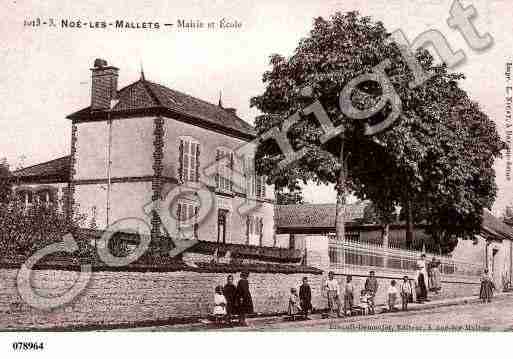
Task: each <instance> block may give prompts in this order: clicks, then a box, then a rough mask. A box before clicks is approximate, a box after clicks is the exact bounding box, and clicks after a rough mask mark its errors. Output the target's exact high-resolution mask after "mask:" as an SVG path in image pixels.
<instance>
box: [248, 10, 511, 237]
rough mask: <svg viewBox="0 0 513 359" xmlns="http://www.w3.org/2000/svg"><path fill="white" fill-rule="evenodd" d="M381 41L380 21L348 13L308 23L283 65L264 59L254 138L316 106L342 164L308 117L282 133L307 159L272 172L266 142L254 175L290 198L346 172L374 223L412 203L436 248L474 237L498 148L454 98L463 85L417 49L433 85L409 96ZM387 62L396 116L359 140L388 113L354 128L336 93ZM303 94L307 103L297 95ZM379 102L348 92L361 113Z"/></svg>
mask: <svg viewBox="0 0 513 359" xmlns="http://www.w3.org/2000/svg"><path fill="white" fill-rule="evenodd" d="M389 36H390V34H389V33H388V32H387V31H386V29H385V28H384V26H383V24H382V23H381V22H379V21H377V22H374V21H372V20H371V19H370V18H369V17H364V16H360V15H359V14H358V13H357V12H349V13H345V14H342V13H336V14H335V15H333V16H332V17H331V18H330V19H324V18H321V17H319V18H316V19H314V23H313V28H312V30H311V31H310V33H309V35H308V36H307V37H306V38H303V39H301V40H300V42H299V44H298V46H297V48H296V50H295V52H294V53H293V54H292V56H290V57H288V58H285V57H284V56H281V55H278V54H274V55H272V56H271V58H270V66H271V69H270V70H268V71H266V72H265V73H264V75H263V82H264V84H265V85H266V88H265V91H264V92H263V94H261V95H259V96H256V97H253V98H252V99H251V105H252V106H254V107H256V108H258V109H259V110H260V111H261V112H262V115H261V116H259V117H258V118H257V119H256V121H255V125H256V129H257V131H258V133H259V134H262V133H264V132H265V131H267V130H268V129H270V128H271V127H273V126H279V127H281V125H282V123H283V121H284V119H286V118H287V117H289V116H290V115H292V114H293V113H295V112H296V111H299V110H301V109H303V108H305V107H306V106H308V105H309V104H311V103H312V102H313V101H314V100H315V99H317V100H319V101H320V102H321V103H322V105H323V107H324V108H325V110H326V112H327V114H328V116H329V118H330V120H331V121H332V122H333V123H334V125H335V126H336V125H338V124H343V125H344V127H345V135H344V137H345V139H344V152H345V153H346V154H347V157H345V158H344V160H341V159H340V158H339V148H340V145H341V143H340V141H341V140H340V137H338V138H334V139H332V140H331V141H329V142H327V143H325V144H321V142H320V136H321V135H322V134H323V132H322V130H321V128H320V127H319V124H318V123H317V121H316V120H315V118H314V117H313V116H304V117H302V119H301V121H299V122H298V123H296V124H295V125H294V126H292V127H291V129H290V130H289V131H288V138H289V140H290V142H291V144H292V145H293V147H294V148H295V149H298V148H300V147H304V148H306V149H307V154H306V155H305V156H303V157H302V158H301V159H300V160H298V161H296V162H294V163H293V164H292V165H291V166H289V167H287V168H285V169H280V168H279V167H278V166H277V164H278V162H279V161H280V160H282V159H283V158H284V156H283V154H282V153H281V152H280V150H279V147H278V146H277V144H276V143H275V142H273V141H272V140H270V141H266V142H264V143H261V144H260V145H259V147H258V150H257V156H256V169H257V172H259V173H261V174H265V175H266V176H268V179H269V182H272V183H274V184H275V185H277V186H278V187H290V188H293V187H295V186H297V185H298V183H300V182H303V183H305V184H306V182H307V181H309V180H313V181H314V182H317V183H324V184H328V183H337V177H338V173H339V171H340V169H341V167H342V163H343V162H345V164H346V166H347V176H346V181H347V183H346V185H347V186H348V188H350V189H351V190H352V191H353V192H354V193H355V194H356V196H357V197H359V198H361V199H370V200H371V201H372V202H373V203H375V204H376V206H377V208H378V209H379V210H380V211H381V212H382V213H385V214H386V213H391V212H392V211H393V208H394V206H395V205H397V204H399V205H402V207H403V208H404V205H403V204H404V203H406V202H407V201H412V203H413V206H414V211H413V212H414V214H415V219H416V221H417V222H425V223H428V224H431V225H432V231H433V234H434V235H435V236H436V238H437V239H438V240H447V239H448V238H451V236H453V235H458V236H464V237H465V236H469V235H472V234H474V233H476V232H477V231H479V229H480V224H481V213H482V209H483V208H485V207H487V208H490V207H491V206H492V204H493V202H494V200H495V197H496V191H497V187H496V183H495V171H494V168H493V164H494V160H495V158H497V157H498V156H500V152H501V150H503V149H504V148H505V144H504V142H503V141H501V139H500V137H499V135H498V133H497V130H496V127H495V124H494V123H493V121H491V120H490V118H489V117H488V116H487V115H486V114H485V113H484V112H483V111H482V110H481V109H480V107H479V105H478V104H477V103H476V102H474V101H472V100H471V99H470V98H469V97H468V95H467V93H466V92H465V91H464V90H463V89H461V88H460V86H459V80H461V79H464V75H463V74H461V73H451V72H449V71H448V69H447V66H446V65H445V64H443V63H442V64H437V63H435V62H434V58H433V56H431V54H430V53H429V52H428V51H427V50H426V49H419V50H417V51H416V53H415V56H416V58H417V61H418V62H419V63H420V64H421V66H422V68H423V69H424V70H425V71H432V72H433V73H434V76H432V77H431V78H430V79H429V80H427V81H426V82H424V83H423V84H422V85H420V86H417V87H414V88H410V87H409V86H408V84H409V82H410V81H412V80H413V79H414V75H413V73H412V72H411V71H410V69H409V67H408V65H407V63H406V62H405V61H404V59H403V58H402V56H401V53H400V51H399V47H398V46H397V45H396V44H395V43H393V42H389V41H387V39H388V38H389ZM387 59H388V60H389V61H390V65H389V66H387V68H386V74H387V76H388V78H389V80H390V82H391V83H392V85H393V87H394V89H395V91H396V93H397V94H398V96H399V97H400V99H401V102H402V113H401V116H400V118H399V119H398V120H397V121H396V122H395V123H394V125H393V127H392V128H389V129H388V131H385V132H381V133H379V134H377V135H374V136H366V135H364V127H363V125H364V123H365V122H368V123H371V124H372V123H376V122H380V121H382V120H383V118H385V117H386V116H387V115H388V114H389V113H390V110H391V106H390V105H388V106H385V107H384V108H383V109H382V110H381V111H380V112H379V113H377V114H375V115H374V116H372V117H371V118H369V119H367V120H356V119H352V118H350V117H348V116H346V115H345V114H344V113H343V112H342V111H341V110H340V108H339V93H340V92H341V91H342V89H343V88H344V86H345V85H346V84H347V83H348V82H349V81H351V80H352V79H354V78H356V77H357V76H359V75H362V74H365V73H371V72H372V70H373V68H374V67H375V66H377V65H378V64H380V63H381V62H382V61H384V60H387ZM307 85H308V86H310V88H312V90H313V95H312V96H308V97H306V96H305V95H304V92H303V91H302V89H303V88H304V87H305V86H307ZM381 94H382V90H381V87H380V86H379V84H377V83H375V82H364V83H361V84H359V86H358V87H357V89H356V90H355V91H354V92H353V94H352V103H353V105H354V106H355V107H357V108H359V109H366V108H369V107H371V106H373V105H374V104H376V103H377V102H378V101H379V100H380V97H381Z"/></svg>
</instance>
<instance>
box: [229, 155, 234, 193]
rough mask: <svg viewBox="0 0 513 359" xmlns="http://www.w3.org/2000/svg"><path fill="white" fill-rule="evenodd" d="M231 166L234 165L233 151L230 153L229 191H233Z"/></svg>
mask: <svg viewBox="0 0 513 359" xmlns="http://www.w3.org/2000/svg"><path fill="white" fill-rule="evenodd" d="M233 167H234V163H233V152H232V153H230V176H229V177H230V179H229V181H230V191H233Z"/></svg>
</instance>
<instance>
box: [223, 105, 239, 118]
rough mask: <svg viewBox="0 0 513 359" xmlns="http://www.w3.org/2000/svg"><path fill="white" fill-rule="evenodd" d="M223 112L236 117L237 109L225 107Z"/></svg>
mask: <svg viewBox="0 0 513 359" xmlns="http://www.w3.org/2000/svg"><path fill="white" fill-rule="evenodd" d="M225 111H228V112H230V113H231V114H233V115H235V116H237V109H236V108H233V107H227V108H225Z"/></svg>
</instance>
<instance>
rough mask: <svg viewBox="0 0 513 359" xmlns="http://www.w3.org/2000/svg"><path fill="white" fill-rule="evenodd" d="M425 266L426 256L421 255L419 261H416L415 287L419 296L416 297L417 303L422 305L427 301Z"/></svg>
mask: <svg viewBox="0 0 513 359" xmlns="http://www.w3.org/2000/svg"><path fill="white" fill-rule="evenodd" d="M427 280H428V274H427V265H426V255H425V254H424V253H422V255H421V256H420V259H419V260H418V261H417V285H418V287H419V295H418V296H417V301H418V302H419V303H422V302H423V301H427V295H428V293H427Z"/></svg>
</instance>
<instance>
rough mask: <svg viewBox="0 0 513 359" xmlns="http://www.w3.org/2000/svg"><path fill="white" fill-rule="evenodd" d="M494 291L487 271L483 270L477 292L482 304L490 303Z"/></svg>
mask: <svg viewBox="0 0 513 359" xmlns="http://www.w3.org/2000/svg"><path fill="white" fill-rule="evenodd" d="M494 289H495V285H494V284H493V280H492V277H491V276H490V275H489V274H488V269H485V270H484V273H483V275H482V276H481V289H480V290H479V298H480V299H481V301H482V302H483V303H486V302H488V303H490V302H491V301H492V297H493V290H494Z"/></svg>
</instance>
